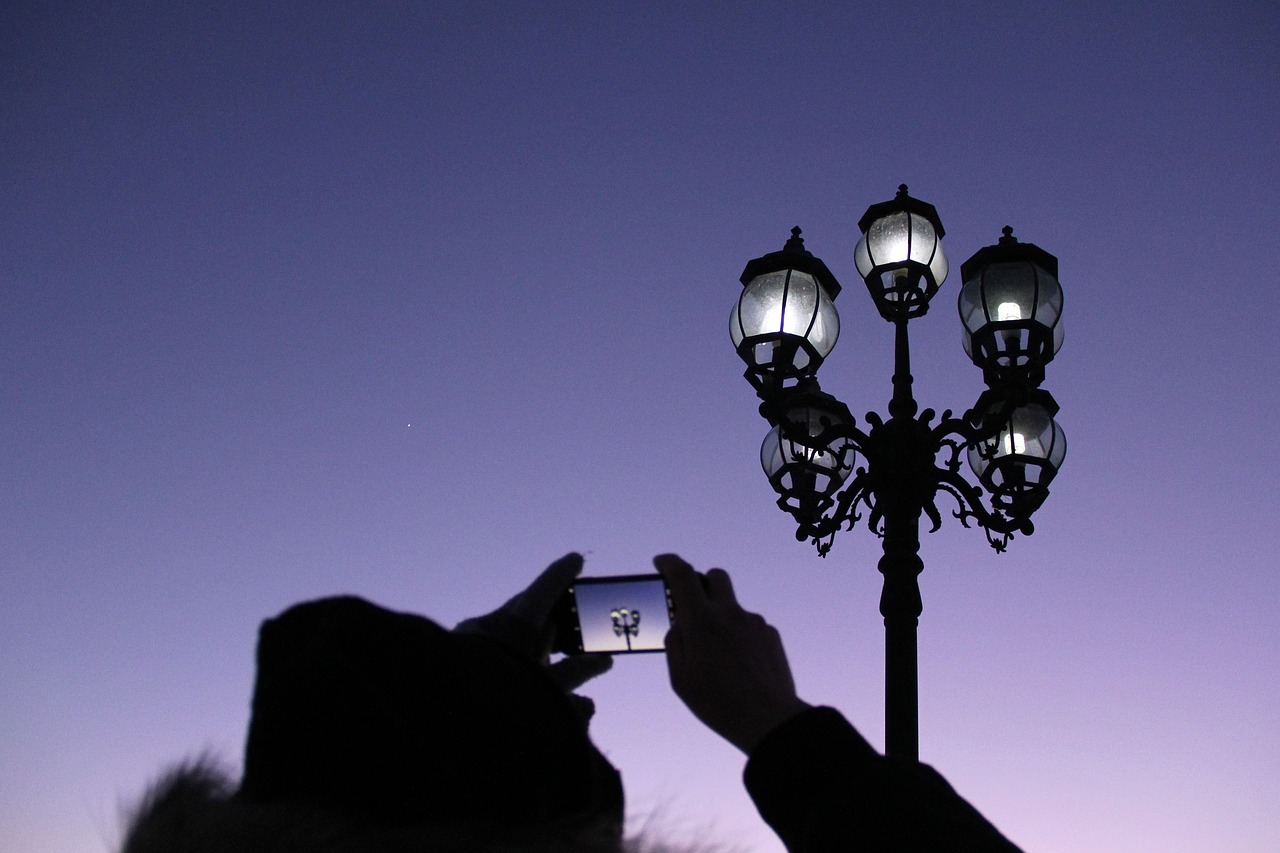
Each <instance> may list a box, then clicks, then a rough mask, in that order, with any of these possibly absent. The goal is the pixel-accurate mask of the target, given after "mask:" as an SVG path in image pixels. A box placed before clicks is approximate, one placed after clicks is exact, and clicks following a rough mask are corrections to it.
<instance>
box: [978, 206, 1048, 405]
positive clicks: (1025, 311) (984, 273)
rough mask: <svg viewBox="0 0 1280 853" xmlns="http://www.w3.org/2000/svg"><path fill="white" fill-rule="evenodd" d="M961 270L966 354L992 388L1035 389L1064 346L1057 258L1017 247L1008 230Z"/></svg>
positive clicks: (1025, 245)
mask: <svg viewBox="0 0 1280 853" xmlns="http://www.w3.org/2000/svg"><path fill="white" fill-rule="evenodd" d="M960 271H961V277H962V278H963V279H964V287H963V288H961V290H960V296H959V299H958V305H959V310H960V320H961V322H962V323H963V324H964V329H965V332H964V351H965V352H966V353H968V354H969V357H970V358H971V359H973V363H974V364H976V365H978V366H979V367H981V368H982V370H983V374H984V376H985V378H986V380H987V384H988V385H990V386H992V387H995V386H997V385H1000V384H1002V383H1007V382H1016V383H1020V384H1024V385H1027V386H1029V387H1035V386H1037V385H1039V384H1040V383H1041V382H1042V381H1044V366H1045V365H1046V364H1048V363H1049V362H1050V361H1052V360H1053V357H1054V356H1055V355H1056V354H1057V352H1058V350H1059V349H1060V348H1061V347H1062V286H1061V285H1060V284H1059V283H1058V259H1057V258H1056V257H1054V256H1053V255H1051V254H1049V253H1048V252H1046V251H1044V250H1043V249H1041V248H1040V247H1039V246H1036V245H1034V244H1031V243H1019V242H1018V241H1017V239H1016V238H1015V237H1014V236H1013V229H1012V228H1009V227H1008V226H1006V227H1005V229H1004V236H1003V237H1001V238H1000V242H999V243H998V244H996V245H994V246H987V247H986V248H984V249H979V250H978V251H977V252H976V253H975V254H974V256H973V257H971V258H970V259H969V260H967V261H965V262H964V264H963V265H961V267H960Z"/></svg>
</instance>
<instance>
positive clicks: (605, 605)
mask: <svg viewBox="0 0 1280 853" xmlns="http://www.w3.org/2000/svg"><path fill="white" fill-rule="evenodd" d="M569 595H570V596H571V597H572V600H573V609H574V610H575V611H576V615H577V620H576V627H577V629H578V631H579V632H580V637H581V641H582V642H581V650H582V651H583V652H606V653H610V654H626V653H627V652H660V651H663V649H664V646H663V641H664V639H665V638H666V636H667V631H668V630H669V629H670V628H671V604H670V598H669V597H668V595H667V587H666V584H664V583H663V581H662V578H661V577H660V576H658V575H625V576H622V577H613V578H578V580H577V581H575V582H574V584H573V586H572V587H570V589H569Z"/></svg>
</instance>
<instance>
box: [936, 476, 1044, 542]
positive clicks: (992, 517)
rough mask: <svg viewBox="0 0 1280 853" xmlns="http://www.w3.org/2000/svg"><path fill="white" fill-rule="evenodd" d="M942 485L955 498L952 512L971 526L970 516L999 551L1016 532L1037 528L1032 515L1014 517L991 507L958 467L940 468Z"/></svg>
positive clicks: (939, 480) (963, 522)
mask: <svg viewBox="0 0 1280 853" xmlns="http://www.w3.org/2000/svg"><path fill="white" fill-rule="evenodd" d="M938 488H939V489H940V490H942V491H945V492H946V493H947V494H949V495H951V497H953V498H955V501H956V505H957V509H956V510H955V511H954V512H952V515H953V516H954V517H955V518H958V519H959V520H960V523H961V524H963V525H964V526H965V527H971V526H972V525H971V524H970V523H969V520H970V519H975V520H976V521H977V522H978V526H979V527H981V528H982V529H983V531H984V532H985V533H986V535H987V542H988V543H989V544H990V545H991V547H992V548H994V549H995V550H996V551H997V552H1002V551H1004V550H1005V546H1006V545H1007V544H1008V542H1009V540H1010V539H1012V538H1013V535H1014V534H1015V533H1021V534H1022V535H1023V536H1030V535H1031V533H1032V531H1033V530H1034V529H1035V528H1034V527H1033V525H1032V524H1031V521H1030V520H1029V519H1012V518H1009V517H1007V516H1005V515H1004V514H1003V513H1001V512H999V511H998V510H993V509H989V508H988V507H987V505H986V502H985V501H984V500H983V492H982V489H981V488H979V487H978V486H975V485H973V484H972V483H970V482H969V481H967V480H966V479H965V478H964V477H963V476H961V475H960V473H959V472H958V471H951V470H941V469H939V471H938Z"/></svg>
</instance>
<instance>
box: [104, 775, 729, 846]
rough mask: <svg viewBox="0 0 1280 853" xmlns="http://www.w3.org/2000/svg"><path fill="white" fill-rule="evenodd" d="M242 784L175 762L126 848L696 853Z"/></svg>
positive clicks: (590, 833)
mask: <svg viewBox="0 0 1280 853" xmlns="http://www.w3.org/2000/svg"><path fill="white" fill-rule="evenodd" d="M236 787H237V786H236V783H235V782H234V781H233V779H232V777H231V776H230V775H229V774H228V773H227V772H226V771H224V770H222V769H221V768H219V767H218V766H217V765H216V764H215V763H214V762H213V761H211V760H208V759H197V760H194V761H190V762H186V763H183V764H180V765H178V766H176V767H174V768H173V769H171V770H169V771H168V772H166V773H165V774H164V775H163V776H161V777H160V778H159V779H158V780H157V781H156V782H155V783H154V784H153V785H152V786H151V787H150V789H149V790H148V791H147V793H146V794H145V795H144V796H143V797H142V799H141V801H140V802H139V803H138V804H137V806H136V807H135V808H133V809H131V810H130V811H129V812H128V813H127V814H126V815H125V822H126V827H125V838H124V841H123V843H122V844H121V846H120V853H427V851H430V853H463V851H477V852H478V853H692V848H689V847H683V846H682V847H673V846H669V845H666V844H662V843H660V842H658V843H655V842H652V841H650V840H648V839H631V840H628V841H625V842H623V843H622V845H621V846H619V843H618V836H617V828H616V827H615V826H613V825H612V824H608V825H603V824H602V825H600V826H594V827H593V826H578V827H574V828H565V829H558V830H557V829H552V830H550V831H546V832H540V833H538V835H537V836H534V835H531V834H529V833H528V832H517V831H512V830H493V829H485V828H481V827H472V828H470V829H459V828H456V827H441V826H431V825H410V826H401V827H397V828H391V829H389V828H386V827H383V826H361V825H358V824H354V823H350V822H346V821H343V820H337V819H334V817H333V816H332V815H328V814H324V813H321V812H318V811H313V810H308V809H302V808H295V807H290V806H279V805H263V804H258V803H246V802H242V801H240V800H238V799H236V797H235V791H236ZM704 849H706V850H707V851H708V853H709V848H704Z"/></svg>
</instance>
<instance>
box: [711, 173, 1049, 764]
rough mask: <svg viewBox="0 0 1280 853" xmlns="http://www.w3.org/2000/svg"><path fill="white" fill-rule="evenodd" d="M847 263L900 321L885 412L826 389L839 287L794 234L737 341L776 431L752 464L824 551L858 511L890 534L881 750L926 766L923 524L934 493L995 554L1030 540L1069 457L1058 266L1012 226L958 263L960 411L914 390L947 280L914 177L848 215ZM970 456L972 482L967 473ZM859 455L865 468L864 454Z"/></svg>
mask: <svg viewBox="0 0 1280 853" xmlns="http://www.w3.org/2000/svg"><path fill="white" fill-rule="evenodd" d="M858 228H859V230H860V231H861V232H862V236H861V239H859V241H858V244H857V247H856V249H855V250H854V262H855V264H856V266H857V268H858V273H859V275H861V276H862V278H863V281H864V282H865V283H866V285H867V290H868V292H869V293H870V294H871V298H872V301H873V302H874V304H875V306H876V310H877V311H878V312H879V314H880V316H881V317H883V318H884V319H886V320H888V321H889V322H891V323H893V324H894V327H895V344H894V372H893V394H892V397H891V398H890V401H889V417H888V419H885V418H883V417H881V416H880V415H877V414H876V413H874V412H869V413H868V414H867V415H866V416H865V418H864V420H865V423H866V427H865V428H863V427H859V426H858V424H857V423H856V421H855V419H854V418H853V416H852V415H851V414H850V412H849V408H848V406H846V405H845V404H844V403H841V402H840V401H839V400H837V399H836V398H835V397H833V396H831V395H830V394H828V393H826V392H824V391H822V389H821V387H820V386H819V385H818V379H817V372H818V368H819V367H821V365H822V363H823V362H824V360H825V359H826V357H827V355H828V354H829V353H830V352H831V350H832V348H833V347H834V346H835V343H836V339H837V338H838V337H839V333H840V318H839V315H838V314H837V313H836V309H835V298H836V296H837V295H838V294H839V293H840V284H839V283H838V282H837V281H836V279H835V276H833V275H832V274H831V271H830V270H828V269H827V266H826V264H824V263H823V262H822V261H820V260H819V259H818V258H816V257H814V256H813V255H812V254H811V253H810V252H809V251H808V250H807V249H805V248H804V239H803V238H802V237H801V236H800V233H801V232H800V229H799V228H793V229H792V230H791V238H790V239H789V240H787V242H786V245H785V246H784V247H783V248H782V250H781V251H778V252H771V253H769V254H767V255H764V256H762V257H759V258H756V259H754V260H752V261H751V262H750V263H748V264H747V266H746V269H745V270H743V273H742V277H741V282H742V285H743V291H742V294H741V296H740V297H739V299H738V302H737V304H736V305H735V306H734V309H733V313H732V314H731V316H730V337H731V339H732V340H733V345H734V348H735V349H736V350H737V353H738V355H739V357H741V358H742V360H743V361H744V362H745V363H746V365H747V370H746V373H745V376H746V378H747V380H748V381H749V382H750V383H751V385H752V387H753V388H754V389H755V390H756V394H757V395H758V396H759V398H760V400H761V404H760V414H761V415H762V416H763V417H764V418H765V419H766V420H767V421H768V422H769V427H770V429H769V432H768V434H767V435H766V436H765V440H764V444H763V445H762V446H761V449H760V461H761V464H762V466H763V467H764V470H765V474H766V475H767V476H768V478H769V483H770V485H772V486H773V488H774V491H776V492H777V493H778V495H779V498H778V506H779V507H780V508H782V509H783V510H785V511H786V512H788V513H790V514H791V515H792V516H793V517H794V518H795V520H796V523H797V529H796V538H797V539H799V540H801V541H804V540H812V541H813V543H814V544H815V545H816V546H817V549H818V553H819V554H821V555H822V556H826V554H827V552H828V551H829V550H830V549H831V545H832V543H833V541H834V538H835V534H836V532H837V531H839V530H840V529H842V528H846V529H852V528H853V527H854V525H855V524H856V523H857V522H858V521H860V520H862V519H863V518H864V517H865V519H866V522H867V526H868V527H870V528H871V530H872V531H873V532H875V533H876V534H878V535H879V536H880V537H881V538H882V539H883V552H884V553H883V556H882V557H881V559H880V562H879V566H878V568H879V570H880V572H881V574H883V575H884V589H883V592H882V593H881V597H880V612H881V614H882V615H883V616H884V624H885V753H886V754H887V755H890V756H895V757H904V758H910V759H911V760H918V759H919V735H918V692H917V689H918V685H917V674H916V627H917V625H918V623H919V617H920V612H921V609H922V605H921V601H920V585H919V581H918V577H917V576H918V575H919V574H920V572H921V571H922V570H923V569H924V563H923V562H922V561H921V559H920V557H919V554H918V552H919V550H920V517H921V516H922V515H924V516H927V517H928V518H929V520H930V522H931V524H932V528H931V529H932V530H937V529H938V528H939V527H940V526H941V524H942V515H941V512H940V511H939V509H938V506H937V498H938V495H939V493H945V494H946V495H949V496H950V497H951V498H952V499H953V500H954V501H955V504H956V508H955V509H954V510H953V512H952V515H954V516H955V517H956V518H958V519H959V520H960V522H961V523H962V524H963V525H964V526H965V527H969V526H972V524H974V523H976V524H977V526H978V527H980V528H982V529H983V531H985V533H986V536H987V541H988V542H989V543H990V544H991V546H992V547H993V548H995V550H996V551H998V552H999V551H1003V550H1004V549H1005V546H1006V545H1007V544H1008V542H1009V539H1010V538H1012V536H1013V535H1014V534H1015V533H1021V534H1023V535H1030V534H1031V532H1032V530H1033V526H1032V523H1031V514H1032V513H1034V512H1035V510H1036V509H1038V508H1039V507H1040V505H1041V504H1042V503H1044V500H1045V498H1046V497H1047V496H1048V494H1049V483H1050V482H1051V481H1052V480H1053V478H1054V476H1055V475H1056V474H1057V472H1058V470H1059V469H1060V468H1061V466H1062V461H1063V458H1064V457H1065V455H1066V448H1067V444H1066V437H1065V435H1064V434H1063V431H1062V428H1061V427H1060V426H1058V424H1057V422H1056V421H1055V420H1054V415H1056V414H1057V412H1058V404H1057V403H1056V402H1055V401H1054V399H1053V397H1052V396H1051V395H1050V394H1049V392H1048V391H1045V390H1043V389H1042V388H1040V384H1041V383H1042V382H1043V381H1044V368H1045V365H1046V364H1047V363H1048V362H1049V361H1051V360H1052V359H1053V357H1054V355H1056V354H1057V352H1058V349H1059V347H1061V346H1062V287H1061V285H1060V284H1059V283H1058V260H1057V258H1055V257H1054V256H1053V255H1051V254H1049V253H1048V252H1046V251H1044V250H1043V249H1041V248H1040V247H1038V246H1035V245H1033V244H1030V243H1020V242H1018V240H1017V239H1016V238H1015V237H1014V236H1013V229H1012V228H1008V227H1006V228H1005V229H1004V233H1003V236H1002V237H1001V238H1000V240H999V242H998V243H997V244H996V245H994V246H987V247H986V248H984V249H980V250H979V251H978V252H976V253H975V254H974V255H973V257H971V258H970V259H969V260H967V261H965V263H964V264H963V265H962V266H961V278H963V279H964V285H963V287H962V288H961V291H960V295H959V300H958V302H959V312H960V319H961V322H962V324H963V326H964V350H965V352H966V353H967V354H968V356H969V358H970V359H972V361H973V363H974V364H975V365H977V366H978V367H980V368H981V369H982V375H983V380H984V382H985V383H986V385H987V388H986V390H985V391H983V392H982V394H981V395H980V396H979V397H978V400H977V402H976V403H975V404H974V405H973V406H972V407H971V408H970V409H969V410H968V411H967V412H965V413H964V414H963V415H961V416H960V417H954V416H952V414H951V411H950V410H946V411H944V412H943V413H942V416H941V417H940V418H938V420H937V422H936V423H935V422H934V418H935V415H936V413H935V412H934V411H933V410H932V409H925V410H924V411H922V412H919V414H918V415H917V410H918V406H917V403H916V400H915V397H914V396H913V394H912V389H911V385H912V378H911V352H910V345H909V342H908V338H907V324H908V322H909V321H910V320H912V319H914V318H916V317H920V316H923V315H924V314H925V313H926V312H927V311H928V310H929V305H930V301H931V300H932V299H933V297H934V295H935V294H936V293H937V292H938V288H939V287H941V285H942V283H943V281H944V280H945V279H946V277H947V259H946V255H945V254H944V252H943V250H942V237H943V235H944V231H943V228H942V221H941V220H940V219H939V218H938V212H937V210H935V209H934V207H933V205H931V204H927V203H926V202H923V201H921V200H919V199H916V198H912V197H911V196H910V195H908V193H907V187H906V185H905V184H904V185H902V186H901V187H899V188H898V194H897V196H896V197H895V198H893V199H892V200H890V201H886V202H883V203H881V204H873V205H872V206H871V207H869V208H867V212H866V214H864V215H863V217H862V219H861V220H860V221H859V222H858ZM961 456H964V457H965V458H966V461H967V462H968V464H969V467H970V469H971V470H972V472H973V474H974V477H975V478H976V481H977V482H976V483H974V482H971V481H970V480H969V479H968V478H966V477H965V476H964V475H963V474H962V473H961V472H960V457H961ZM860 461H861V464H859V462H860Z"/></svg>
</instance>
